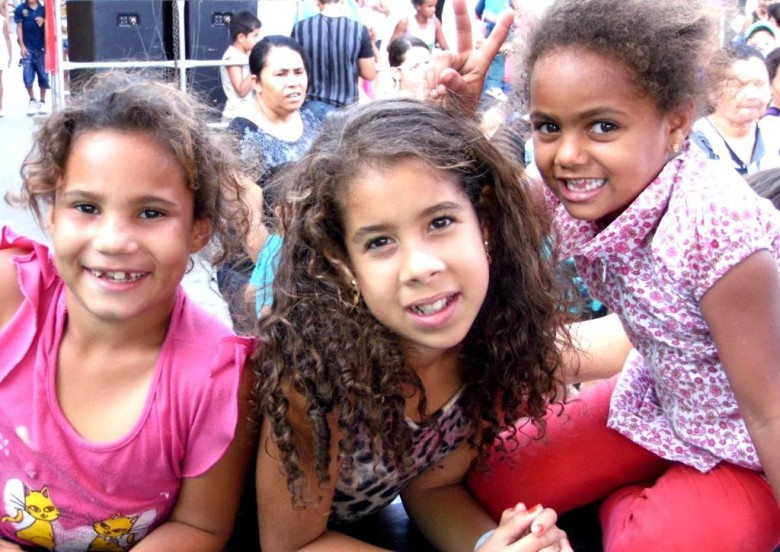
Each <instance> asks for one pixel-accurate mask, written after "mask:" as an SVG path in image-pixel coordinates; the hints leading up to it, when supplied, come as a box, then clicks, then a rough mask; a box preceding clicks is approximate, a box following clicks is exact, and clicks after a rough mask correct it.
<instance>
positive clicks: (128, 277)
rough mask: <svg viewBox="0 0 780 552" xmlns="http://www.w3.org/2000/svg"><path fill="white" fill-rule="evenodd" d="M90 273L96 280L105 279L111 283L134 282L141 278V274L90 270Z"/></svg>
mask: <svg viewBox="0 0 780 552" xmlns="http://www.w3.org/2000/svg"><path fill="white" fill-rule="evenodd" d="M90 272H92V275H93V276H95V277H96V278H105V279H106V280H111V281H112V282H135V281H136V280H138V279H139V278H140V277H141V276H143V272H115V271H107V272H102V271H100V270H92V271H90Z"/></svg>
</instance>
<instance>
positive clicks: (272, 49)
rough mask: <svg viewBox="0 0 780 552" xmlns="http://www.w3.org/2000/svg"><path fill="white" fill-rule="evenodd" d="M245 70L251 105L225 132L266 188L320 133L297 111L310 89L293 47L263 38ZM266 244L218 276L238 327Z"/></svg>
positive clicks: (302, 59)
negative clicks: (249, 79) (249, 81)
mask: <svg viewBox="0 0 780 552" xmlns="http://www.w3.org/2000/svg"><path fill="white" fill-rule="evenodd" d="M249 71H250V73H251V74H252V78H253V79H254V85H253V86H254V90H255V100H254V101H253V102H250V103H246V104H244V105H243V106H242V107H241V109H240V111H239V112H238V114H237V116H236V117H235V118H234V119H233V121H231V123H230V126H229V127H228V129H229V130H230V131H232V132H234V133H236V134H237V135H238V138H239V148H240V155H241V160H242V165H243V168H244V170H245V172H246V174H247V175H249V176H250V177H251V178H252V179H254V180H255V181H256V182H257V184H258V185H259V186H261V187H265V184H266V183H267V182H268V180H269V178H270V176H271V175H272V174H273V172H274V171H275V170H276V169H277V168H278V167H279V166H281V165H283V164H285V163H288V162H291V161H296V160H297V159H298V158H300V157H301V156H302V155H303V154H304V153H305V152H306V150H307V149H308V148H309V145H310V144H311V143H312V141H313V140H314V138H315V137H316V136H317V134H318V133H319V131H320V121H319V119H317V117H315V116H314V115H313V114H312V113H311V111H309V110H307V109H301V106H302V105H303V102H304V100H305V99H306V90H307V88H308V85H309V78H308V75H309V62H308V59H307V57H306V54H305V53H304V51H303V49H302V48H301V45H300V44H299V43H298V42H296V41H295V40H293V39H292V38H290V37H287V36H282V35H269V36H266V37H264V38H263V39H262V40H260V41H259V42H258V43H257V44H255V46H254V47H253V48H252V51H251V53H250V54H249ZM263 211H264V215H263V216H264V217H268V216H269V215H272V212H271V210H270V209H269V208H268V202H267V201H264V206H263ZM260 230H262V228H261V229H260ZM266 245H268V240H267V239H266V240H265V242H262V243H252V244H250V246H251V247H249V248H248V249H252V250H251V251H250V250H247V256H246V258H244V259H233V260H232V261H231V262H229V263H226V264H225V265H223V267H222V268H221V269H220V271H219V274H218V282H219V289H220V291H221V292H222V294H223V295H224V296H226V297H227V299H228V303H229V304H230V305H231V316H232V318H233V322H234V324H235V325H237V327H244V324H246V323H247V322H250V324H251V323H253V320H251V321H250V320H247V318H248V317H247V308H246V305H245V304H244V297H245V294H246V293H247V290H246V285H247V284H248V283H249V280H250V275H251V274H252V273H253V271H254V270H255V269H256V267H255V261H256V260H257V258H258V256H262V255H263V249H264V247H265V246H266ZM266 254H268V252H267V251H266Z"/></svg>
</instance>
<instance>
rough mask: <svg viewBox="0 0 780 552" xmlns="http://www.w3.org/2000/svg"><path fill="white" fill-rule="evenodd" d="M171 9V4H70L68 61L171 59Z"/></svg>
mask: <svg viewBox="0 0 780 552" xmlns="http://www.w3.org/2000/svg"><path fill="white" fill-rule="evenodd" d="M171 5H172V2H171V0H129V1H122V0H103V1H100V0H97V1H88V0H68V3H67V12H68V57H69V59H70V60H71V61H162V60H166V59H169V58H170V51H171V47H172V35H171V17H172V11H171V9H172V6H171Z"/></svg>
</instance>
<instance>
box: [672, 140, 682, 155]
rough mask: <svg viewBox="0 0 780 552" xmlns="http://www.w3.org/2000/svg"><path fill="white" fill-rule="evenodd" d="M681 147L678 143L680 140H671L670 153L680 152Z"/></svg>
mask: <svg viewBox="0 0 780 552" xmlns="http://www.w3.org/2000/svg"><path fill="white" fill-rule="evenodd" d="M681 149H682V146H681V145H680V142H673V143H672V153H673V154H674V155H677V154H678V153H680V150H681Z"/></svg>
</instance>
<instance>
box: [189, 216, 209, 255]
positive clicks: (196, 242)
mask: <svg viewBox="0 0 780 552" xmlns="http://www.w3.org/2000/svg"><path fill="white" fill-rule="evenodd" d="M210 239H211V219H208V218H205V219H196V220H195V221H194V222H193V223H192V234H191V236H190V253H197V252H198V251H200V250H201V249H203V248H204V247H206V244H207V243H209V240H210Z"/></svg>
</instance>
